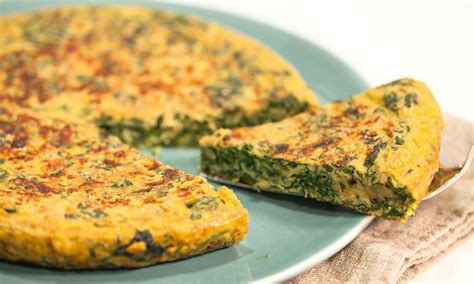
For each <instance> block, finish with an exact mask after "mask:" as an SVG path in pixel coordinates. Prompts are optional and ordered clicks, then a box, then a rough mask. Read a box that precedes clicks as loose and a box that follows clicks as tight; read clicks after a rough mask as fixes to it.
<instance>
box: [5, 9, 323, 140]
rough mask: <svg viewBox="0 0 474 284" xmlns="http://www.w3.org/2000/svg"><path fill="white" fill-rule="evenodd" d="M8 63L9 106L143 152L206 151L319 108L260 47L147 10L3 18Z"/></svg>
mask: <svg viewBox="0 0 474 284" xmlns="http://www.w3.org/2000/svg"><path fill="white" fill-rule="evenodd" d="M0 62H1V64H0V93H1V94H2V97H3V98H6V99H9V100H10V101H14V102H16V103H17V104H19V105H22V106H25V107H30V108H34V109H42V110H43V111H44V112H47V113H48V114H49V115H54V116H56V117H60V118H61V117H65V116H66V117H69V119H72V118H76V119H78V120H80V121H89V122H95V123H96V124H97V125H98V126H99V127H101V128H103V129H105V130H106V131H108V132H109V133H112V134H113V135H115V136H117V137H119V138H120V139H121V140H122V141H125V142H127V143H128V144H132V145H135V146H148V147H153V146H157V145H165V146H167V145H173V146H197V144H198V139H199V138H200V137H202V136H203V135H205V134H210V133H212V132H213V131H215V130H217V129H218V128H220V127H226V128H232V127H237V126H249V125H256V124H261V123H264V122H270V121H277V120H281V119H283V118H285V117H288V116H291V115H293V114H297V113H300V112H302V111H305V110H306V109H307V108H308V106H311V105H316V104H317V101H316V97H315V96H314V94H313V93H312V91H311V90H310V88H309V87H308V86H307V85H306V83H305V82H304V80H303V78H302V77H301V76H300V75H299V73H298V71H297V70H296V69H295V68H294V67H293V66H291V65H290V64H289V63H288V62H287V61H286V60H284V59H283V58H281V57H280V56H279V55H278V54H276V53H275V52H273V51H272V50H270V49H269V48H266V47H265V46H263V45H262V44H260V43H258V42H257V41H255V40H253V39H250V38H247V37H246V36H243V35H241V34H239V33H237V32H235V31H233V30H231V29H228V28H225V27H222V26H220V25H218V24H216V23H212V22H209V21H204V20H201V19H199V18H196V17H193V16H188V15H183V14H177V13H172V12H165V11H160V10H156V9H150V8H145V7H130V6H127V7H62V8H52V9H46V10H41V11H37V12H33V13H26V14H14V15H9V16H5V17H1V18H0ZM0 99H1V98H0Z"/></svg>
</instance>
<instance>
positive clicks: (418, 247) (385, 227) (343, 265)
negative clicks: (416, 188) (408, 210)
mask: <svg viewBox="0 0 474 284" xmlns="http://www.w3.org/2000/svg"><path fill="white" fill-rule="evenodd" d="M445 120H446V127H445V131H444V134H443V143H442V147H443V149H442V155H441V156H442V157H448V158H449V160H450V161H451V160H454V161H459V162H461V161H463V157H465V155H466V154H467V150H468V148H469V147H470V146H471V145H473V144H474V133H473V132H474V124H472V123H469V122H466V121H464V120H461V119H459V118H456V117H453V116H445ZM473 185H474V168H473V167H471V169H470V170H469V171H468V173H467V174H466V175H465V176H464V177H463V178H462V179H460V180H459V181H458V182H457V183H456V184H455V185H454V186H452V187H451V188H449V189H448V190H446V191H444V192H443V193H441V194H439V195H437V196H436V197H433V198H432V199H429V200H426V201H423V202H422V203H421V204H420V206H419V207H418V209H417V211H416V215H415V216H414V217H412V218H411V219H409V220H408V221H407V222H406V223H404V224H402V223H397V222H391V221H385V220H382V219H376V220H374V222H372V224H371V225H369V227H368V228H367V229H366V230H365V231H364V232H363V233H361V234H360V236H359V237H357V238H356V239H355V240H354V241H353V242H352V243H351V244H349V245H348V246H347V247H346V248H344V249H343V250H342V251H340V252H339V253H337V254H336V255H334V256H333V257H331V258H329V259H328V260H326V261H324V262H322V263H320V264H318V265H316V266H315V267H314V268H312V269H311V270H309V271H307V272H305V273H303V274H301V275H299V276H297V277H295V278H293V279H291V280H290V281H289V283H341V282H361V283H366V282H384V283H386V282H388V283H396V282H406V281H407V280H409V279H412V278H413V277H414V276H415V275H416V274H417V273H419V272H421V271H423V270H424V269H425V268H427V267H428V266H430V265H431V264H432V263H433V262H435V261H437V260H438V259H440V258H441V257H442V256H443V255H445V254H446V253H447V252H449V251H450V250H451V249H452V248H453V247H455V246H456V245H458V244H459V243H461V242H462V241H464V240H466V239H468V238H469V237H470V236H472V235H473V233H474V186H473Z"/></svg>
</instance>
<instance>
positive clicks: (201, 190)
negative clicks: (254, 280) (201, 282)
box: [0, 104, 248, 269]
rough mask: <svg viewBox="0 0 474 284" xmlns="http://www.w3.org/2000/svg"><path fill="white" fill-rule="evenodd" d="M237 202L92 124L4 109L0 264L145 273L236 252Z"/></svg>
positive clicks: (243, 224) (242, 226) (242, 214)
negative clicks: (140, 270) (182, 260)
mask: <svg viewBox="0 0 474 284" xmlns="http://www.w3.org/2000/svg"><path fill="white" fill-rule="evenodd" d="M247 222H248V215H247V212H246V210H245V209H244V208H243V207H242V205H241V204H240V202H239V200H238V199H237V198H236V196H235V195H234V194H233V193H232V191H230V190H229V189H227V188H226V187H221V188H219V189H218V190H214V189H213V188H212V186H211V185H209V184H208V183H207V182H206V181H205V180H204V179H203V178H201V177H195V176H191V175H188V174H186V173H184V172H182V171H181V170H177V169H174V168H171V167H169V166H166V165H164V164H162V163H160V162H157V161H155V160H154V159H152V158H150V157H147V156H146V155H144V154H142V153H140V152H138V151H137V150H135V149H133V148H131V147H130V146H127V145H125V144H123V143H122V142H120V141H119V139H117V138H116V137H113V136H109V135H108V134H107V133H106V132H103V131H100V130H99V129H98V128H96V127H94V126H93V125H92V124H86V125H82V124H76V123H71V122H68V121H65V120H61V119H51V118H47V117H44V116H42V115H39V114H37V113H35V112H33V111H31V110H26V109H20V108H17V107H14V106H12V105H7V104H2V105H0V259H5V260H9V261H14V262H17V261H21V262H28V263H33V264H38V265H42V266H48V267H55V268H61V269H84V268H87V269H95V268H116V267H141V266H146V265H151V264H155V263H157V262H163V261H171V260H176V259H180V258H185V257H189V256H193V255H198V254H202V253H205V252H208V251H212V250H216V249H219V248H222V247H226V246H230V245H233V244H235V243H237V242H238V241H240V240H242V239H243V238H244V237H245V235H246V233H247Z"/></svg>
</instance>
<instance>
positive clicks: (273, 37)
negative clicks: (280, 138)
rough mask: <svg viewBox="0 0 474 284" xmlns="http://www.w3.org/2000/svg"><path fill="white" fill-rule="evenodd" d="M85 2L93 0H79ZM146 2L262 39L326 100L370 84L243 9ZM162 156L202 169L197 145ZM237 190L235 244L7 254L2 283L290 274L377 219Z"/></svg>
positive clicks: (10, 7)
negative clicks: (245, 217) (139, 255)
mask: <svg viewBox="0 0 474 284" xmlns="http://www.w3.org/2000/svg"><path fill="white" fill-rule="evenodd" d="M65 2H66V3H67V4H70V3H73V2H71V1H61V2H54V1H47V2H35V1H28V2H26V1H14V0H11V1H10V2H2V3H0V12H1V13H2V14H9V13H15V12H23V11H31V10H35V9H38V8H43V7H50V6H58V5H64V4H65ZM78 2H79V3H82V4H90V3H92V2H91V1H82V2H81V1H74V3H76V4H77V3H78ZM103 3H104V2H102V4H103ZM105 3H106V4H129V3H131V2H126V1H115V2H109V1H107V2H105ZM134 3H135V4H137V2H134ZM140 4H142V5H146V6H151V7H154V8H160V9H167V10H175V11H180V12H185V13H189V14H194V15H198V16H200V17H203V18H206V19H209V20H212V21H216V22H219V23H221V24H222V25H225V26H228V27H231V28H233V29H235V30H238V31H240V32H242V33H244V34H247V35H249V36H251V37H253V38H255V39H257V40H259V41H260V42H262V43H264V44H265V45H266V46H268V47H270V48H272V49H273V50H275V51H276V52H278V53H279V54H281V55H282V56H283V57H285V58H286V59H287V60H288V61H290V62H291V63H292V64H293V65H294V66H296V68H298V70H299V71H300V72H301V74H302V75H303V77H304V78H305V80H306V82H307V83H308V84H309V86H310V87H311V88H312V89H313V90H314V91H315V92H316V93H317V94H318V97H319V100H320V101H322V102H323V103H325V102H328V101H331V100H334V99H339V98H344V97H347V96H349V95H351V94H354V93H357V92H360V91H362V90H363V89H365V88H366V84H365V83H364V81H363V80H362V79H361V78H360V77H359V76H358V75H357V74H356V73H355V72H354V71H352V70H351V69H350V68H349V67H348V66H347V65H345V64H344V63H343V62H341V61H340V60H338V59H337V58H335V57H334V56H333V55H331V54H330V53H328V52H327V51H324V50H323V49H321V48H319V47H318V46H316V45H314V44H312V43H310V42H308V41H306V40H304V39H302V38H299V37H296V36H294V35H292V34H289V33H286V32H284V31H282V30H278V29H276V28H273V27H270V26H267V25H265V24H262V23H259V22H256V21H253V20H249V19H245V18H242V17H238V16H234V15H230V14H226V13H221V12H215V11H210V10H205V9H200V8H195V7H189V6H181V5H179V6H178V5H169V4H162V3H160V4H157V3H149V2H143V3H140ZM158 159H160V160H161V161H163V162H165V163H168V164H170V165H172V166H175V167H178V168H181V169H183V170H185V171H187V172H189V173H191V174H197V173H198V165H199V150H197V149H171V148H169V149H163V150H162V151H161V156H160V157H158ZM234 191H235V193H236V194H237V196H238V197H239V199H240V200H241V201H242V203H243V205H244V206H245V208H247V210H248V211H249V214H250V228H249V234H248V236H247V238H246V239H245V240H244V241H243V242H241V243H239V244H238V245H235V246H233V247H229V248H226V249H222V250H219V251H215V252H212V253H208V254H206V255H202V256H198V257H193V258H190V259H186V260H181V261H176V262H172V263H165V264H158V265H155V266H152V267H147V268H141V269H134V270H126V269H123V270H102V271H80V272H67V271H56V270H50V269H44V268H40V267H34V266H26V265H19V264H10V263H4V262H3V263H0V283H38V282H62V281H73V282H146V283H154V282H158V281H163V282H200V283H223V282H224V283H227V282H249V281H265V282H276V281H282V280H285V279H288V278H290V277H293V276H295V275H297V274H299V273H301V272H303V271H305V270H307V269H310V268H311V267H313V266H314V265H316V264H317V263H319V262H321V261H323V260H325V259H326V258H328V257H330V256H331V255H333V254H335V253H336V252H338V251H339V250H341V249H342V248H343V247H344V246H346V245H347V244H348V243H349V242H350V241H352V240H353V239H354V238H355V237H356V236H357V235H358V234H359V233H360V232H361V231H362V230H363V229H364V228H365V227H366V226H367V225H368V224H369V223H370V221H371V220H372V218H370V217H366V216H362V215H358V214H355V213H352V212H350V211H347V210H344V209H340V208H336V207H333V206H330V205H327V204H324V203H318V202H315V201H313V200H307V199H304V198H298V197H291V196H284V195H277V194H270V193H261V194H259V193H256V192H252V191H249V190H244V189H238V188H235V189H234Z"/></svg>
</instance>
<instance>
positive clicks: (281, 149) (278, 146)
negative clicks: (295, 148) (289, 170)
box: [273, 144, 290, 155]
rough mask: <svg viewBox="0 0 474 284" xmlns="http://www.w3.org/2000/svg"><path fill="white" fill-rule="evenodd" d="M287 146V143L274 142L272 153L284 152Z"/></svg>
mask: <svg viewBox="0 0 474 284" xmlns="http://www.w3.org/2000/svg"><path fill="white" fill-rule="evenodd" d="M289 147H290V146H289V145H288V144H276V145H275V149H274V150H273V154H274V155H278V154H284V153H286V152H287V151H288V149H289Z"/></svg>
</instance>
